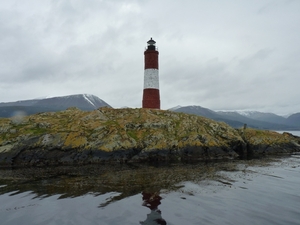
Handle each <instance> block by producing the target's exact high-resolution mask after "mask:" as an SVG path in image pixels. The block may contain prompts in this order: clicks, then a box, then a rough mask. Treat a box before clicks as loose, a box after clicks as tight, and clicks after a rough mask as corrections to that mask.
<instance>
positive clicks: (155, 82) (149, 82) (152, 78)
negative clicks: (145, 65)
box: [144, 69, 159, 89]
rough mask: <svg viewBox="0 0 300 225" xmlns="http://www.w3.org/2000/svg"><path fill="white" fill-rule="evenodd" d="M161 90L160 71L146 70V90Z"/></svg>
mask: <svg viewBox="0 0 300 225" xmlns="http://www.w3.org/2000/svg"><path fill="white" fill-rule="evenodd" d="M146 88H155V89H159V79H158V69H145V71H144V89H146Z"/></svg>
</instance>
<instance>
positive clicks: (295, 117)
mask: <svg viewBox="0 0 300 225" xmlns="http://www.w3.org/2000/svg"><path fill="white" fill-rule="evenodd" d="M286 121H287V124H289V125H297V126H300V113H295V114H292V115H290V116H289V117H288V118H287V119H286Z"/></svg>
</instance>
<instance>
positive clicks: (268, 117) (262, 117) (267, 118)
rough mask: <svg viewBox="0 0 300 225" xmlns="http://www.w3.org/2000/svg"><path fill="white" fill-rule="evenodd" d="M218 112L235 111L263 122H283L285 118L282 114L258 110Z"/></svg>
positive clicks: (229, 113) (230, 113) (233, 112)
mask: <svg viewBox="0 0 300 225" xmlns="http://www.w3.org/2000/svg"><path fill="white" fill-rule="evenodd" d="M218 113H220V114H223V115H235V114H236V113H237V114H239V115H242V116H245V117H247V118H250V119H253V120H258V121H263V122H269V123H277V124H285V123H286V118H284V117H283V116H278V115H276V114H274V113H265V112H258V111H242V110H236V111H225V112H224V111H218Z"/></svg>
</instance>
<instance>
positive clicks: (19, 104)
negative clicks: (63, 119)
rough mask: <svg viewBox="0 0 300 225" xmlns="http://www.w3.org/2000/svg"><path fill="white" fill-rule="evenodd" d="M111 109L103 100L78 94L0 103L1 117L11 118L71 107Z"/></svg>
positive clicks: (86, 109) (87, 109)
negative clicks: (20, 114) (19, 114)
mask: <svg viewBox="0 0 300 225" xmlns="http://www.w3.org/2000/svg"><path fill="white" fill-rule="evenodd" d="M104 106H106V107H111V106H110V105H109V104H107V103H106V102H105V101H103V100H102V99H100V98H98V97H97V96H94V95H88V94H78V95H68V96H62V97H52V98H44V99H32V100H23V101H16V102H6V103H3V102H2V103H0V117H11V116H14V114H16V113H23V114H25V115H30V114H35V113H39V112H56V111H62V110H65V109H67V108H70V107H77V108H79V109H81V110H84V111H89V110H94V109H98V108H100V107H104Z"/></svg>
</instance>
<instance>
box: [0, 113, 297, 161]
mask: <svg viewBox="0 0 300 225" xmlns="http://www.w3.org/2000/svg"><path fill="white" fill-rule="evenodd" d="M297 140H298V139H297V138H296V137H293V136H289V135H287V134H285V135H280V134H277V133H275V132H268V131H259V130H252V129H246V130H236V129H234V128H232V127H230V126H228V125H227V124H225V123H220V122H216V121H213V120H210V119H207V118H204V117H200V116H195V115H188V114H183V113H175V112H170V111H164V110H150V109H111V108H100V109H98V110H94V111H90V112H86V111H81V110H79V109H77V108H70V109H68V110H66V111H62V112H56V113H49V112H47V113H39V114H36V115H32V116H28V117H23V118H22V120H20V119H19V120H18V122H15V121H14V120H13V119H0V165H2V166H11V165H19V166H25V165H32V166H45V165H57V164H74V163H76V164H87V163H103V162H136V161H138V162H141V161H166V160H208V159H223V158H236V157H243V156H245V155H247V154H248V153H249V152H261V153H271V152H286V151H287V150H286V148H288V151H298V150H299V140H298V142H297ZM297 143H298V144H297ZM247 151H248V152H247Z"/></svg>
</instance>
